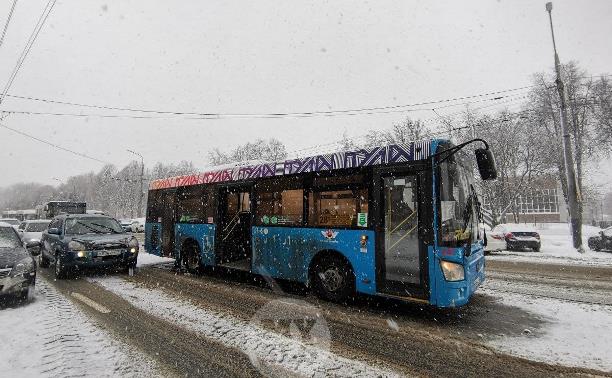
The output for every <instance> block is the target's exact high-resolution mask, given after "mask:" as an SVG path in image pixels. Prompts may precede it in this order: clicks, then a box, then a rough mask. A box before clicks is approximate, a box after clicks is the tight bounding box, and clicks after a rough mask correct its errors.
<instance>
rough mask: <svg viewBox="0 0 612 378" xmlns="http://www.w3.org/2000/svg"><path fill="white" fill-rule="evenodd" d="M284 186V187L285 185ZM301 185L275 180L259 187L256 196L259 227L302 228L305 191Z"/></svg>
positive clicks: (256, 220) (256, 216)
mask: <svg viewBox="0 0 612 378" xmlns="http://www.w3.org/2000/svg"><path fill="white" fill-rule="evenodd" d="M283 184H284V185H283ZM298 186H300V185H299V183H291V182H287V181H281V180H275V181H273V182H269V183H267V185H266V184H265V183H264V184H263V185H259V186H258V187H257V190H256V194H255V201H256V202H255V203H256V204H257V207H256V215H255V218H256V219H255V222H256V224H257V225H259V226H274V225H278V226H290V225H291V226H301V225H302V223H303V222H302V220H303V214H304V189H302V188H296V187H298Z"/></svg>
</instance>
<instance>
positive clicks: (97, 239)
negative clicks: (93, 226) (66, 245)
mask: <svg viewBox="0 0 612 378" xmlns="http://www.w3.org/2000/svg"><path fill="white" fill-rule="evenodd" d="M131 238H132V237H131V236H128V235H126V234H101V235H77V236H73V237H72V240H74V241H78V242H79V243H82V244H84V245H85V246H86V247H88V248H113V247H115V248H116V247H121V246H127V244H128V242H129V241H130V239H131Z"/></svg>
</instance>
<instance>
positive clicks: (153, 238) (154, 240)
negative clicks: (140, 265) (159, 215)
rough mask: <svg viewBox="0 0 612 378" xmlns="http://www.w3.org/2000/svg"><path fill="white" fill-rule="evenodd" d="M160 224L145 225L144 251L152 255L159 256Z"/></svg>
mask: <svg viewBox="0 0 612 378" xmlns="http://www.w3.org/2000/svg"><path fill="white" fill-rule="evenodd" d="M161 227H162V226H161V223H157V222H151V223H149V222H147V223H145V251H147V253H150V254H152V255H157V256H161V244H162V243H161V235H162V228H161Z"/></svg>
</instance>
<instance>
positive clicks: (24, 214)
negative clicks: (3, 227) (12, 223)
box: [2, 209, 38, 221]
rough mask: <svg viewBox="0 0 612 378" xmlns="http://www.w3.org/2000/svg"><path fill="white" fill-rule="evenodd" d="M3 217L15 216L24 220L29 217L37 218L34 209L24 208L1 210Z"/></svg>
mask: <svg viewBox="0 0 612 378" xmlns="http://www.w3.org/2000/svg"><path fill="white" fill-rule="evenodd" d="M2 217H3V218H15V219H18V220H19V221H25V220H30V219H38V215H37V213H36V209H26V210H6V211H3V212H2Z"/></svg>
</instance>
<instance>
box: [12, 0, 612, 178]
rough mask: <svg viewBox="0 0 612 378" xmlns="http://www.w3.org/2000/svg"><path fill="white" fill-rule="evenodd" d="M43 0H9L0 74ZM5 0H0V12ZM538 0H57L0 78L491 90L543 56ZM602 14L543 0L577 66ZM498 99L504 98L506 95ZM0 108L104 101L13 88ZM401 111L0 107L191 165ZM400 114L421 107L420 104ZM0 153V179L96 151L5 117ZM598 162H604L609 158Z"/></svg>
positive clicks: (404, 100)
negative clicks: (126, 111) (328, 113)
mask: <svg viewBox="0 0 612 378" xmlns="http://www.w3.org/2000/svg"><path fill="white" fill-rule="evenodd" d="M46 3H47V0H27V1H26V0H20V1H19V2H18V3H17V7H16V9H15V12H14V15H13V19H12V21H11V23H10V25H9V28H8V32H7V35H6V39H5V41H4V44H3V45H2V46H1V47H0V87H4V84H5V82H6V81H7V79H8V77H9V75H10V72H11V71H12V69H13V67H14V65H15V62H16V60H17V58H18V56H19V55H20V53H21V50H22V49H23V46H24V45H25V43H26V41H27V39H28V37H29V35H30V33H31V31H32V29H33V28H34V25H35V24H36V21H37V19H38V17H39V15H40V13H41V12H42V10H43V8H44V6H45V4H46ZM10 4H11V1H9V0H0V24H1V25H2V26H3V25H4V22H5V20H6V16H7V14H8V12H9V8H10ZM544 4H545V1H534V0H524V1H507V0H503V1H491V0H489V1H421V2H418V1H406V0H402V1H364V2H357V1H335V0H334V1H318V2H313V1H303V2H297V1H251V2H249V1H227V0H224V1H210V0H209V1H201V0H181V1H152V0H129V1H128V0H121V1H108V2H104V1H89V0H58V1H57V4H56V5H55V8H54V9H53V11H52V13H51V14H50V16H49V18H48V20H47V23H46V25H45V27H44V29H43V30H42V31H41V33H40V35H39V36H38V39H37V40H36V43H35V45H34V47H33V48H32V50H31V51H30V54H29V55H28V57H27V60H26V61H25V63H24V64H23V66H22V68H21V70H20V71H19V73H18V76H17V78H16V80H15V82H14V84H13V86H12V88H11V90H10V92H9V93H11V94H14V95H21V96H33V97H42V98H50V99H55V100H63V101H71V102H81V103H87V104H99V105H106V106H118V107H131V108H147V109H159V110H176V111H194V112H206V113H271V112H299V111H312V110H329V109H352V108H363V107H377V106H393V105H402V104H411V103H415V102H422V101H428V100H437V99H445V98H452V97H457V96H465V95H473V94H479V93H485V92H490V91H495V90H504V89H509V88H516V87H522V86H525V85H529V84H530V76H531V75H532V74H533V73H535V72H539V71H545V70H549V69H550V68H551V66H552V63H553V59H552V58H553V55H552V46H551V39H550V31H549V25H548V18H547V14H546V12H545V8H544ZM611 15H612V1H609V0H600V1H588V2H587V1H575V0H567V1H560V0H556V1H554V10H553V16H554V22H555V32H556V36H557V45H558V48H559V54H560V57H561V60H562V61H568V60H572V59H573V60H578V61H579V62H580V64H581V65H582V67H583V68H585V69H586V70H587V71H589V72H590V73H592V74H599V73H612V68H611V66H610V63H611V62H612V59H611V58H612V49H610V36H612V22H610V20H609V18H610V16H611ZM520 93H524V92H518V94H520ZM502 106H503V105H499V106H497V107H495V106H493V107H489V108H487V109H486V111H487V112H491V111H494V110H496V109H500V108H501V107H502ZM509 106H510V108H511V109H513V106H514V109H516V106H518V101H517V100H516V99H515V102H514V103H509ZM0 109H1V110H30V111H39V112H50V111H52V112H69V113H78V112H83V113H96V114H109V113H110V112H108V111H102V110H95V109H86V108H75V107H71V106H63V105H57V104H44V103H39V102H31V101H23V100H16V99H13V98H7V99H6V101H5V102H4V103H3V104H2V105H1V106H0ZM457 110H461V108H459V109H458V108H445V109H440V110H439V112H440V113H441V114H445V113H452V112H455V111H457ZM483 111H484V110H483ZM113 113H115V114H116V112H113ZM406 115H407V113H391V114H374V115H359V116H340V117H323V118H305V119H304V118H303V119H223V120H189V119H181V118H172V119H170V118H166V119H121V118H112V119H109V118H97V117H87V118H85V117H83V118H77V117H56V116H40V115H17V114H12V115H10V116H8V117H6V118H5V119H4V121H2V123H3V124H4V125H6V126H9V127H12V128H15V129H19V130H21V131H23V132H26V133H30V134H34V135H37V136H38V137H40V138H42V139H45V140H49V141H51V142H53V143H56V144H58V145H62V146H65V147H69V148H71V149H73V150H75V151H78V152H83V153H86V154H88V155H91V156H93V157H96V158H98V159H100V160H103V161H108V162H112V163H114V164H116V165H117V166H122V165H124V164H126V163H128V162H129V161H130V160H131V159H132V158H133V156H132V155H130V154H129V153H128V152H126V149H127V148H129V149H133V150H136V151H139V152H140V153H142V154H143V155H144V158H145V162H146V163H147V164H149V165H152V164H153V163H154V162H156V161H164V162H177V161H180V160H183V159H185V160H193V161H194V163H195V164H196V165H197V166H200V167H202V166H205V165H206V163H207V161H206V160H207V159H206V157H207V152H208V151H209V150H210V149H212V148H214V147H219V148H221V149H228V148H231V147H234V146H236V145H238V144H242V143H245V142H248V141H252V140H254V139H256V138H259V137H263V138H267V137H276V138H278V139H279V140H281V141H282V142H284V143H285V144H286V146H287V147H288V150H289V151H292V150H297V149H302V148H306V147H310V146H315V145H317V144H325V143H329V142H330V141H333V140H337V139H339V138H341V137H342V134H343V133H345V132H346V133H347V134H348V135H353V136H357V135H362V134H364V133H365V132H366V131H367V130H368V129H372V128H374V129H385V128H389V127H391V125H392V124H393V123H394V122H397V121H399V120H401V119H402V118H404V117H405V116H406ZM410 115H411V116H412V117H414V118H419V117H420V118H424V119H432V117H435V115H434V114H433V113H432V112H431V111H421V112H415V113H411V114H410ZM430 122H431V123H432V124H435V122H436V121H435V120H433V119H432V120H431V121H430ZM0 158H1V159H2V163H1V164H0V186H5V185H9V184H12V183H16V182H21V181H39V182H46V183H55V184H57V182H54V181H53V178H54V177H57V178H60V179H64V178H66V177H68V176H70V175H74V174H79V173H84V172H88V171H92V170H93V171H97V170H99V169H100V168H101V166H102V164H101V163H98V162H95V161H92V160H87V159H83V158H80V157H77V156H74V155H71V154H69V153H67V152H64V151H60V150H57V149H54V148H52V147H50V146H46V145H44V144H41V143H40V142H37V141H34V140H30V139H27V138H25V137H24V136H21V135H17V134H15V133H13V132H11V131H9V130H6V129H0ZM603 167H604V168H605V169H606V171H607V172H610V170H612V166H611V165H610V163H604V165H603ZM597 180H598V181H599V182H609V181H606V180H609V178H601V177H600V178H597Z"/></svg>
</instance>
